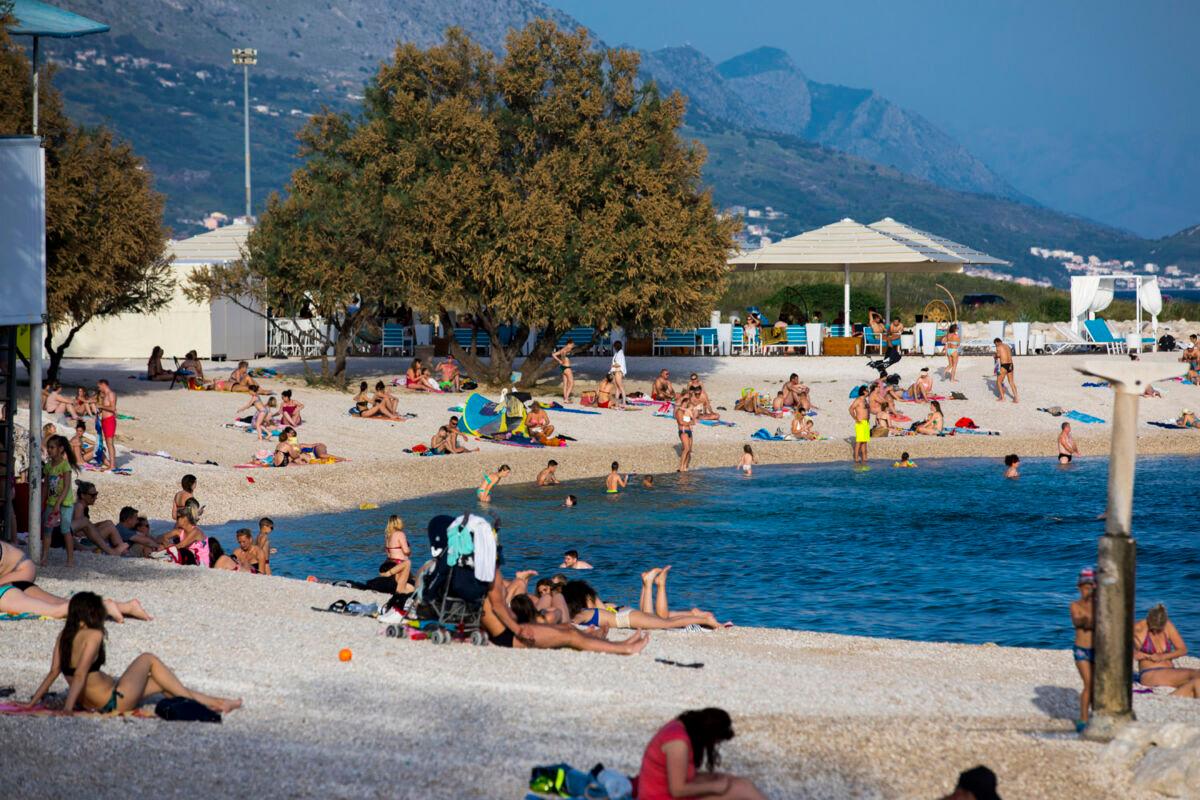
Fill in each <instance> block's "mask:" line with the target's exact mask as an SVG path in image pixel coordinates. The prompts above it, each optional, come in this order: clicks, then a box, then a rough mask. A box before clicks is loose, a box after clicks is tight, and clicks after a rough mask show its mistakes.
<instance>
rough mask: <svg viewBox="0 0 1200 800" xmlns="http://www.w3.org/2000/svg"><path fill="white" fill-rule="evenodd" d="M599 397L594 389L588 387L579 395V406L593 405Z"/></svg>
mask: <svg viewBox="0 0 1200 800" xmlns="http://www.w3.org/2000/svg"><path fill="white" fill-rule="evenodd" d="M599 397H600V395H599V394H597V393H596V392H595V391H594V390H592V389H588V390H587V391H586V392H584V393H583V394H581V395H579V404H580V405H581V406H594V405H596V401H597V399H598V398H599Z"/></svg>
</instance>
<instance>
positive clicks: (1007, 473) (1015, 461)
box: [1004, 453, 1021, 478]
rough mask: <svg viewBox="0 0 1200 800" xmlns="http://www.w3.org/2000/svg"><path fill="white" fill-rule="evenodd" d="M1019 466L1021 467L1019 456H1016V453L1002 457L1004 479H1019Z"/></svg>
mask: <svg viewBox="0 0 1200 800" xmlns="http://www.w3.org/2000/svg"><path fill="white" fill-rule="evenodd" d="M1020 466H1021V457H1020V456H1018V455H1017V454H1016V453H1009V454H1008V455H1006V456H1005V457H1004V477H1006V478H1019V477H1021V473H1020V471H1019V469H1018V468H1019V467H1020Z"/></svg>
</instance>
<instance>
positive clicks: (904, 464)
mask: <svg viewBox="0 0 1200 800" xmlns="http://www.w3.org/2000/svg"><path fill="white" fill-rule="evenodd" d="M892 466H893V467H895V468H897V469H903V468H911V467H915V466H916V462H914V461H911V460H910V459H909V457H908V451H905V452H903V453H901V454H900V460H899V461H897V462H895V463H893V464H892Z"/></svg>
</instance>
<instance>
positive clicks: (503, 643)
mask: <svg viewBox="0 0 1200 800" xmlns="http://www.w3.org/2000/svg"><path fill="white" fill-rule="evenodd" d="M488 638H489V639H491V640H492V644H494V645H496V647H512V646H513V632H512V631H510V630H509V629H508V628H505V629H504V632H503V633H501V634H498V635H496V636H492V635H491V634H488Z"/></svg>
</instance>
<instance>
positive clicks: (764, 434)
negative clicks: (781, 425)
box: [750, 428, 787, 442]
mask: <svg viewBox="0 0 1200 800" xmlns="http://www.w3.org/2000/svg"><path fill="white" fill-rule="evenodd" d="M750 438H751V439H757V440H758V441H760V442H785V441H787V440H786V439H784V438H783V436H782V435H781V434H778V433H771V432H770V431H769V430H767V429H766V428H759V429H758V430H756V431H755V432H754V433H752V434H750Z"/></svg>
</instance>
